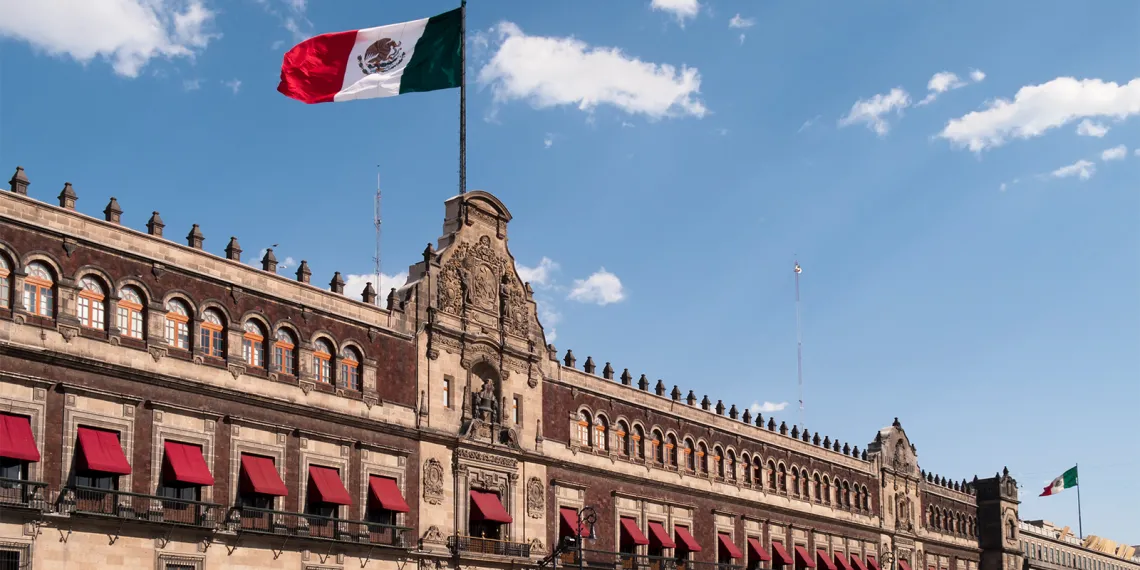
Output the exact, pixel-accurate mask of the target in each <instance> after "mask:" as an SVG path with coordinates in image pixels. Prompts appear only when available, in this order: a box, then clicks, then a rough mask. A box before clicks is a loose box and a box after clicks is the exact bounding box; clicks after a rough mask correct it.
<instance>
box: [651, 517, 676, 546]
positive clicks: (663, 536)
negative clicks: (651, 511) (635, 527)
mask: <svg viewBox="0 0 1140 570" xmlns="http://www.w3.org/2000/svg"><path fill="white" fill-rule="evenodd" d="M649 542H650V543H651V544H652V543H654V542H656V543H657V544H656V546H660V547H661V548H677V543H676V542H673V537H671V536H669V533H668V532H665V527H663V526H661V523H659V522H654V521H649Z"/></svg>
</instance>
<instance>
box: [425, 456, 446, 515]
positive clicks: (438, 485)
mask: <svg viewBox="0 0 1140 570" xmlns="http://www.w3.org/2000/svg"><path fill="white" fill-rule="evenodd" d="M424 500H425V501H427V502H429V503H431V504H433V505H438V504H440V503H442V502H443V464H442V463H440V462H439V460H438V459H436V458H434V457H433V458H431V459H428V460H427V461H425V462H424Z"/></svg>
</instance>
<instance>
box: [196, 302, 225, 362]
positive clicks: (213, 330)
mask: <svg viewBox="0 0 1140 570" xmlns="http://www.w3.org/2000/svg"><path fill="white" fill-rule="evenodd" d="M215 321H217V322H215ZM198 327H199V328H200V329H201V335H200V336H201V340H200V343H199V346H200V347H201V349H202V352H203V354H205V355H206V356H209V357H212V358H225V357H226V334H225V333H226V325H225V319H224V318H223V317H222V315H221V314H220V313H219V312H218V311H217V310H215V309H206V310H204V311H202V322H201V323H200V324H199V325H198Z"/></svg>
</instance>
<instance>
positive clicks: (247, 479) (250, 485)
mask: <svg viewBox="0 0 1140 570" xmlns="http://www.w3.org/2000/svg"><path fill="white" fill-rule="evenodd" d="M241 490H242V491H245V492H247V493H261V494H262V495H271V496H274V497H284V496H286V495H288V494H289V491H288V490H286V489H285V482H284V481H282V480H281V475H279V474H278V473H277V467H276V466H275V465H273V459H270V458H269V457H262V456H260V455H246V454H244V453H243V454H241Z"/></svg>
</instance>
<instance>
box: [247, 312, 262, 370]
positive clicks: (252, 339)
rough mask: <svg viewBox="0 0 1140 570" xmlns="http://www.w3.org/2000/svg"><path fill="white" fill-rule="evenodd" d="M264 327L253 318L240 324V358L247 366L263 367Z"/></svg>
mask: <svg viewBox="0 0 1140 570" xmlns="http://www.w3.org/2000/svg"><path fill="white" fill-rule="evenodd" d="M265 353H266V351H265V327H264V326H262V324H261V323H260V322H259V321H257V320H255V319H247V320H246V321H245V324H243V325H242V335H241V358H242V360H243V361H244V362H245V364H246V365H247V366H250V367H252V368H259V369H264V368H265Z"/></svg>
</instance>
